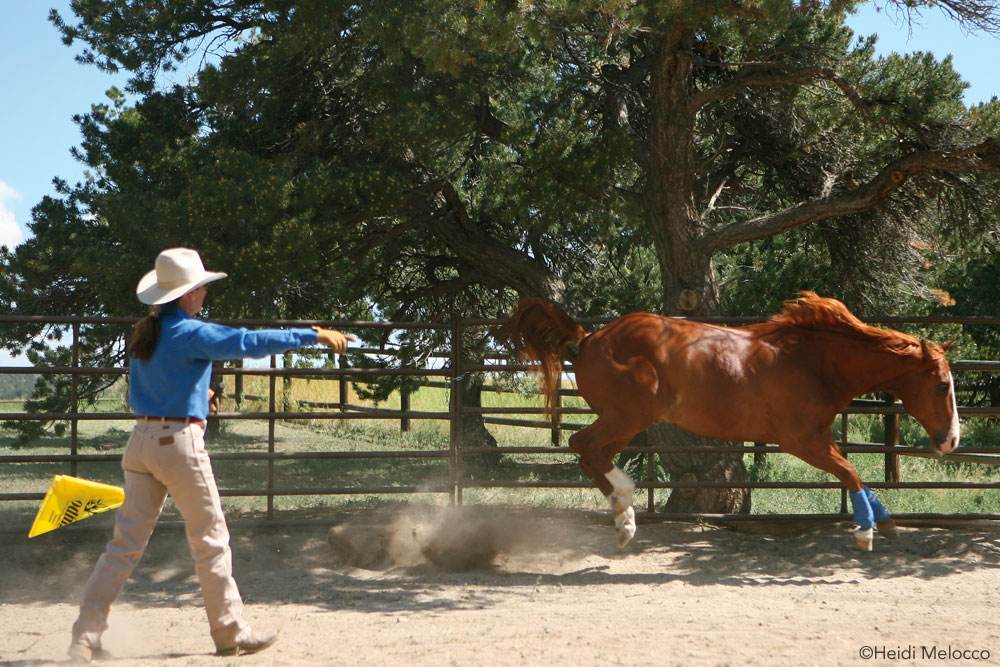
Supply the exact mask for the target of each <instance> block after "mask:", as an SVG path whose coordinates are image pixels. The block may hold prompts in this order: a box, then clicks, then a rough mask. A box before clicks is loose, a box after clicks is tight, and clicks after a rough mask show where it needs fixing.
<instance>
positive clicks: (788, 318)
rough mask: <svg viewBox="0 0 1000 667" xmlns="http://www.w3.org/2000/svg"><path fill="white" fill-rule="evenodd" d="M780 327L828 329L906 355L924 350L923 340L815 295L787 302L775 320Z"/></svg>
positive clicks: (803, 294) (773, 318)
mask: <svg viewBox="0 0 1000 667" xmlns="http://www.w3.org/2000/svg"><path fill="white" fill-rule="evenodd" d="M771 322H772V323H774V324H776V325H779V326H780V325H789V326H797V327H804V328H807V329H827V330H830V331H837V332H840V333H844V334H847V335H849V336H853V337H856V338H859V339H863V340H869V341H872V342H874V343H876V344H878V345H879V346H880V347H882V348H883V349H886V350H892V351H894V352H900V353H903V352H906V351H908V350H910V349H911V348H912V347H913V346H917V347H920V339H918V338H915V337H914V336H911V335H909V334H905V333H902V332H901V331H895V330H893V329H880V328H878V327H873V326H870V325H867V324H865V323H864V322H862V321H861V320H859V319H858V318H857V317H855V316H854V314H853V313H851V311H849V310H848V309H847V306H845V305H844V304H843V303H841V302H840V301H837V300H836V299H829V298H826V297H821V296H819V295H818V294H816V293H815V292H799V296H798V298H796V299H791V300H789V301H785V303H784V310H782V311H781V312H780V313H778V314H777V315H774V316H772V317H771Z"/></svg>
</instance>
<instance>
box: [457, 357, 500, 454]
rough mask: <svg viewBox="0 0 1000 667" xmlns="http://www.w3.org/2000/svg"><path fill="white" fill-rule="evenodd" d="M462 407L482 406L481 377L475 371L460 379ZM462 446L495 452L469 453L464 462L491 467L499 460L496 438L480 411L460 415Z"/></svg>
mask: <svg viewBox="0 0 1000 667" xmlns="http://www.w3.org/2000/svg"><path fill="white" fill-rule="evenodd" d="M462 407H466V408H481V407H483V378H482V377H481V376H479V375H476V374H475V373H469V374H466V376H465V378H463V380H462ZM462 446H463V447H492V448H494V449H496V451H495V452H488V453H484V454H469V455H467V456H466V457H465V458H464V459H463V461H464V462H466V463H481V464H483V465H485V466H486V467H487V468H493V467H494V466H496V465H497V464H498V463H499V462H500V456H501V454H500V448H499V447H498V446H497V439H496V438H494V437H493V434H492V433H490V432H489V430H487V428H486V423H485V422H484V421H483V414H482V413H481V412H473V413H466V414H463V415H462Z"/></svg>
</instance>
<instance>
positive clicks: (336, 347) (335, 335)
mask: <svg viewBox="0 0 1000 667" xmlns="http://www.w3.org/2000/svg"><path fill="white" fill-rule="evenodd" d="M313 329H315V330H316V338H317V340H318V342H319V343H320V344H321V345H326V346H327V347H329V348H331V349H332V350H333V351H334V352H336V353H337V354H343V353H344V352H345V351H346V350H347V342H348V341H351V340H357V339H356V338H354V336H345V335H344V334H342V333H340V332H339V331H337V330H336V329H323V328H321V327H313Z"/></svg>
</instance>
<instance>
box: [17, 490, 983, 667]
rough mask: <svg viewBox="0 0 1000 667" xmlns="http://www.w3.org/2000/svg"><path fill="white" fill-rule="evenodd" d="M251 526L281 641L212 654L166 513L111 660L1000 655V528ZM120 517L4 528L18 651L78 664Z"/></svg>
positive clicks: (246, 561)
mask: <svg viewBox="0 0 1000 667" xmlns="http://www.w3.org/2000/svg"><path fill="white" fill-rule="evenodd" d="M338 522H339V523H338ZM331 526H334V527H333V530H332V531H331ZM231 530H232V533H233V547H234V555H235V568H236V576H237V580H238V581H239V583H240V588H241V590H242V593H243V595H244V597H245V598H246V600H247V605H248V607H247V609H248V616H249V618H250V620H251V621H252V622H253V623H254V624H255V625H258V626H261V627H275V628H280V629H281V639H280V641H279V642H278V644H276V645H275V646H274V647H273V648H271V649H269V650H268V651H265V652H263V653H261V654H258V655H254V656H245V657H241V658H238V659H237V658H217V657H214V656H213V655H211V652H212V649H213V647H212V642H211V639H210V638H209V636H208V628H207V623H206V622H205V619H204V615H203V612H202V609H201V603H200V594H199V589H198V584H197V580H196V579H195V576H194V568H193V564H192V562H191V559H190V556H189V555H188V553H187V545H186V542H185V539H184V534H183V530H182V529H181V528H180V526H178V525H176V524H163V525H161V526H160V527H159V528H158V529H157V532H156V533H155V534H154V536H153V539H152V541H151V543H150V548H149V549H148V551H147V555H146V558H145V559H144V561H143V562H142V563H141V564H140V565H139V567H138V568H137V570H136V572H135V574H134V575H133V577H132V579H131V580H130V583H129V585H128V586H127V587H126V589H125V593H124V594H123V596H122V599H121V600H120V601H119V602H118V604H117V605H116V606H115V607H114V608H113V610H112V614H111V629H110V630H109V631H108V632H107V634H106V635H105V638H104V645H105V648H106V649H107V650H108V651H109V652H110V653H111V655H112V656H113V658H112V660H110V661H109V662H108V663H107V664H111V665H213V666H216V667H221V666H222V665H230V664H233V665H235V664H239V665H257V664H261V665H362V664H363V665H366V666H367V665H434V666H452V665H456V666H463V665H477V666H479V665H483V666H486V665H489V666H494V665H584V666H586V665H685V666H687V665H769V666H770V665H862V664H892V665H935V664H940V665H944V664H949V665H950V664H970V665H973V664H975V665H982V664H1000V624H998V621H997V619H998V610H1000V569H998V568H1000V532H997V530H998V528H997V527H994V526H991V525H981V526H972V527H966V528H963V529H940V528H931V527H904V528H901V529H900V539H899V540H898V541H896V542H890V541H887V540H884V539H878V538H877V541H876V544H875V551H874V552H873V553H864V552H861V551H860V550H858V549H857V548H856V547H855V546H854V544H853V540H852V539H851V537H850V534H849V533H848V532H847V527H846V526H845V525H824V526H821V527H818V528H812V529H809V530H805V531H798V532H792V531H787V530H785V531H780V532H770V533H766V532H738V531H735V530H730V529H727V528H718V527H709V526H696V525H689V524H678V523H643V524H640V526H639V532H638V534H637V536H636V539H635V540H634V541H633V542H632V544H630V545H629V546H628V547H627V548H626V549H624V550H619V549H618V547H617V545H616V543H615V539H614V530H613V528H612V525H611V520H610V518H609V517H608V516H607V515H595V514H586V513H577V512H562V511H559V512H552V511H545V512H542V511H528V510H516V511H515V510H499V509H484V508H463V509H460V510H447V509H444V508H410V509H405V510H396V511H393V512H390V511H379V512H368V513H356V514H350V515H343V516H338V517H331V519H330V521H329V522H310V523H298V524H284V525H280V526H274V525H263V526H262V525H261V524H259V523H258V524H242V525H241V524H239V523H236V524H234V525H232V526H231ZM109 534H110V533H109V531H108V530H107V529H100V530H95V529H92V528H89V527H88V526H87V525H86V522H83V523H81V524H77V525H76V526H71V527H67V528H63V529H60V530H58V531H55V532H53V533H49V534H48V535H46V536H40V537H37V538H34V539H33V540H31V541H29V540H28V539H27V537H26V535H25V536H21V535H9V534H8V535H3V536H0V538H2V539H3V540H4V541H5V543H6V544H5V546H4V547H3V554H4V559H3V562H4V567H3V569H2V571H0V602H2V606H0V664H2V665H15V666H27V665H47V664H53V663H60V662H63V663H65V662H66V654H65V651H66V648H67V646H68V643H69V637H70V626H71V624H72V622H73V620H74V618H75V615H76V603H77V600H78V598H79V595H80V591H81V588H82V586H83V583H84V581H85V580H86V577H87V576H88V575H89V573H90V569H91V567H92V566H93V564H94V562H95V561H96V559H97V557H98V556H99V555H100V553H101V551H102V550H103V544H104V541H105V540H106V539H107V538H108V537H109ZM942 652H947V653H942Z"/></svg>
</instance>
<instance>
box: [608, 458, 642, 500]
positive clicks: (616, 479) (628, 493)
mask: <svg viewBox="0 0 1000 667" xmlns="http://www.w3.org/2000/svg"><path fill="white" fill-rule="evenodd" d="M604 476H605V477H607V478H608V481H609V482H611V486H613V487H614V489H615V490H614V491H612V492H611V496H612V497H614V496H619V497H623V498H627V499H628V504H629V505H631V504H632V494H633V493H635V482H633V481H632V478H631V477H629V476H628V475H626V474H625V473H624V471H622V469H621V468H619V467H618V466H614V467H613V468H611V471H610V472H608V473H607V474H606V475H604Z"/></svg>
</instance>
